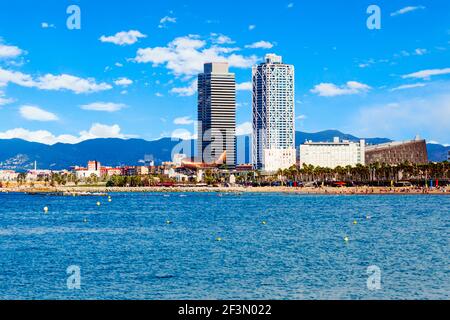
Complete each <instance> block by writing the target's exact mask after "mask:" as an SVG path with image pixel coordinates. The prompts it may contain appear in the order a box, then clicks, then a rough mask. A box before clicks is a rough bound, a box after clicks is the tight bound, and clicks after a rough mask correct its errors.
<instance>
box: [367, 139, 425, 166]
mask: <svg viewBox="0 0 450 320" xmlns="http://www.w3.org/2000/svg"><path fill="white" fill-rule="evenodd" d="M365 158H366V163H367V164H371V163H385V164H389V165H399V164H401V163H404V162H409V163H411V164H425V163H428V152H427V143H426V141H425V140H422V139H420V137H416V139H415V140H410V141H396V142H389V143H383V144H377V145H372V146H367V147H366V156H365Z"/></svg>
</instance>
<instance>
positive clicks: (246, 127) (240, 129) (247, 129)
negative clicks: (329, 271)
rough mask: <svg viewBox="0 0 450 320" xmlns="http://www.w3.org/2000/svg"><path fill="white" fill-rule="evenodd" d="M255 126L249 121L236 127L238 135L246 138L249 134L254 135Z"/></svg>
mask: <svg viewBox="0 0 450 320" xmlns="http://www.w3.org/2000/svg"><path fill="white" fill-rule="evenodd" d="M252 132H253V125H252V123H251V122H249V121H247V122H244V123H241V124H239V125H238V126H236V135H237V136H245V135H247V134H252Z"/></svg>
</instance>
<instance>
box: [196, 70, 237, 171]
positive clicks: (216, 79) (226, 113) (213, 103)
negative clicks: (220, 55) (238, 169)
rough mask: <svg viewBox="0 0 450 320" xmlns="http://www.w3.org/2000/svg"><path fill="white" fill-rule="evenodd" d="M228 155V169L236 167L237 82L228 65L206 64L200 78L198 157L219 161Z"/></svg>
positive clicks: (203, 160)
mask: <svg viewBox="0 0 450 320" xmlns="http://www.w3.org/2000/svg"><path fill="white" fill-rule="evenodd" d="M225 151H226V163H225V164H226V165H227V166H228V167H234V166H235V165H236V80H235V75H234V73H229V72H228V63H225V62H220V63H219V62H217V63H205V65H204V72H203V73H201V74H199V75H198V156H199V158H200V159H201V161H202V162H205V163H211V162H214V161H216V160H217V159H218V158H219V157H220V156H221V155H222V154H223V152H225Z"/></svg>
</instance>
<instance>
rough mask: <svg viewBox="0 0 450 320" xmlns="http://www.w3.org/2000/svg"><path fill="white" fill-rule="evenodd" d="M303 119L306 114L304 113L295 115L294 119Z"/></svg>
mask: <svg viewBox="0 0 450 320" xmlns="http://www.w3.org/2000/svg"><path fill="white" fill-rule="evenodd" d="M305 119H306V116H305V115H304V114H300V115H298V116H296V117H295V120H305Z"/></svg>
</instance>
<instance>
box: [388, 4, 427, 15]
mask: <svg viewBox="0 0 450 320" xmlns="http://www.w3.org/2000/svg"><path fill="white" fill-rule="evenodd" d="M419 9H420V10H423V9H425V7H424V6H417V7H413V6H408V7H404V8H402V9H400V10H397V11H395V12H392V13H391V17H395V16H398V15H402V14H405V13H408V12H412V11H416V10H419Z"/></svg>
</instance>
